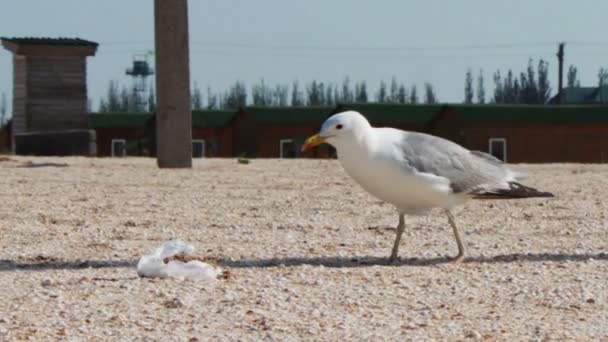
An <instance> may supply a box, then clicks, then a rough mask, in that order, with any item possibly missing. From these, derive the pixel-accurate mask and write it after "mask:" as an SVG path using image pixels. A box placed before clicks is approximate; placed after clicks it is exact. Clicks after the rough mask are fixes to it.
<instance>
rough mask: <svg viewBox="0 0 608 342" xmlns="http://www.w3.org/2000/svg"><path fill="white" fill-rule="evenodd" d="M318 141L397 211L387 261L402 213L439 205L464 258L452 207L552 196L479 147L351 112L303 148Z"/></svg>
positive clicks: (325, 126)
mask: <svg viewBox="0 0 608 342" xmlns="http://www.w3.org/2000/svg"><path fill="white" fill-rule="evenodd" d="M322 143H328V144H330V145H332V146H333V147H334V148H335V149H336V152H337V154H338V160H339V161H340V164H342V167H343V168H344V170H345V171H346V173H347V174H348V175H349V176H350V177H351V178H353V179H354V180H355V181H356V182H357V183H359V185H361V187H362V188H363V189H365V190H366V191H367V192H369V193H370V194H372V195H374V196H375V197H377V198H378V199H380V200H382V201H385V202H388V203H391V204H392V205H394V206H395V208H396V209H397V212H398V214H399V224H398V225H397V229H396V230H397V236H396V238H395V242H394V244H393V248H392V251H391V255H390V257H389V262H391V263H394V262H395V261H396V260H397V258H398V252H399V242H400V240H401V236H402V235H403V231H404V229H405V215H423V214H426V213H427V212H428V211H429V210H430V209H433V208H440V209H442V210H443V211H444V212H445V214H446V215H447V218H448V222H449V224H450V226H451V227H452V230H453V232H454V238H455V239H456V244H457V245H458V254H457V255H456V256H455V257H453V258H451V259H452V261H456V262H458V261H461V260H462V259H463V258H464V254H465V248H464V245H463V243H462V240H461V238H460V234H459V232H458V227H457V226H456V220H455V219H454V215H453V214H452V209H453V208H454V207H456V206H459V205H462V204H464V203H465V202H467V201H468V200H470V199H473V198H527V197H553V194H551V193H549V192H543V191H539V190H537V189H534V188H531V187H527V186H525V185H522V184H520V183H518V180H521V179H522V178H524V177H525V175H524V174H522V173H519V172H516V171H514V170H511V169H509V168H508V167H507V166H506V165H505V164H503V163H502V162H501V161H500V160H498V159H497V158H495V157H493V156H492V155H490V154H487V153H484V152H480V151H470V150H468V149H466V148H464V147H462V146H460V145H458V144H456V143H453V142H451V141H449V140H446V139H443V138H440V137H437V136H433V135H429V134H425V133H419V132H409V131H403V130H399V129H395V128H388V127H372V126H371V125H370V123H369V122H368V121H367V119H366V118H365V117H364V116H363V115H361V114H360V113H359V112H356V111H345V112H341V113H338V114H334V115H332V116H331V117H329V118H328V119H327V120H325V122H324V123H323V124H322V126H321V130H320V131H319V133H318V134H315V135H313V136H311V137H309V138H308V139H307V140H306V141H305V143H304V145H303V146H302V151H306V150H308V149H311V148H313V147H314V146H317V145H319V144H322Z"/></svg>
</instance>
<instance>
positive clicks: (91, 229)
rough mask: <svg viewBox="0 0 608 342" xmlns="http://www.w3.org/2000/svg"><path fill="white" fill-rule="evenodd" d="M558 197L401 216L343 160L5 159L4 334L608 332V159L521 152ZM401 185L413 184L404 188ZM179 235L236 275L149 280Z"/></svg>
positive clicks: (1, 211)
mask: <svg viewBox="0 0 608 342" xmlns="http://www.w3.org/2000/svg"><path fill="white" fill-rule="evenodd" d="M514 167H515V168H517V169H520V170H525V171H526V172H528V174H529V178H528V179H527V180H526V181H525V183H526V184H528V185H531V186H534V187H538V188H540V189H542V190H546V191H551V192H553V193H554V194H555V195H556V197H555V198H540V199H538V198H537V199H525V200H486V201H471V202H468V203H467V204H466V205H464V206H462V207H460V208H458V209H457V210H455V215H456V220H457V222H458V224H459V226H460V229H461V233H462V235H463V240H464V243H465V245H466V247H467V256H466V258H465V260H464V262H462V263H458V264H455V263H450V262H449V257H450V256H452V255H454V254H455V253H456V252H457V249H456V244H455V241H454V238H453V235H452V232H451V228H450V226H449V225H448V223H447V220H446V217H445V216H444V215H443V214H442V213H441V212H440V211H433V212H431V213H430V214H429V215H427V216H409V217H406V225H407V227H406V233H405V234H404V238H403V240H402V243H401V249H400V256H401V260H400V261H399V262H398V263H397V264H396V265H387V264H386V257H387V256H388V254H389V252H390V249H391V247H392V243H393V239H394V235H395V229H394V227H395V225H396V224H397V215H396V212H395V211H394V209H393V208H392V207H391V206H390V205H388V204H386V203H382V202H381V201H379V200H377V199H375V198H373V197H372V196H371V195H368V194H367V193H366V192H364V190H362V189H361V188H360V187H359V186H358V185H357V184H356V183H354V182H353V181H352V180H350V179H349V178H348V176H347V175H346V174H345V173H344V171H343V169H342V167H341V166H340V165H339V163H338V162H337V161H335V160H251V163H249V164H241V163H238V162H237V161H236V160H234V159H204V160H196V161H195V163H194V167H193V168H192V169H185V170H170V169H162V170H161V169H158V168H157V167H156V162H155V160H154V159H148V158H124V159H110V158H106V159H96V158H38V157H14V156H7V157H0V288H1V289H2V292H1V294H0V308H1V310H0V340H3V339H4V340H9V341H13V340H27V339H29V340H42V341H50V340H93V341H102V340H107V341H119V340H133V339H137V340H162V341H173V340H175V341H197V340H198V341H207V340H243V341H247V340H252V341H253V340H256V341H257V340H408V339H410V340H421V339H422V340H424V339H440V340H465V339H476V340H530V339H533V340H572V339H580V340H601V339H608V254H607V253H608V230H607V228H608V227H607V221H606V215H607V206H608V205H607V203H606V198H607V195H608V180H607V178H606V176H607V175H608V166H604V165H582V164H568V165H566V164H559V165H557V164H553V165H515V166H514ZM403 191H404V192H405V191H407V189H403ZM172 238H180V239H182V240H184V241H186V242H188V243H190V244H192V245H193V246H194V248H195V253H196V254H198V255H202V256H205V257H210V258H214V259H216V260H218V261H219V262H220V264H221V265H222V267H224V268H225V269H227V270H228V271H229V276H228V277H227V279H219V280H216V281H200V280H188V279H185V280H184V279H150V278H140V277H138V276H137V273H136V269H135V265H136V263H137V261H138V259H139V258H140V257H141V256H142V255H144V254H147V253H149V252H150V251H152V250H153V249H154V248H156V247H157V246H159V245H160V244H162V243H163V242H165V241H167V240H169V239H172Z"/></svg>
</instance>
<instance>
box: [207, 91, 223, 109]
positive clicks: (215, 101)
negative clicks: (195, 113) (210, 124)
mask: <svg viewBox="0 0 608 342" xmlns="http://www.w3.org/2000/svg"><path fill="white" fill-rule="evenodd" d="M219 104H220V101H219V98H218V96H217V95H216V94H214V93H213V92H212V91H211V87H209V86H207V110H216V109H219Z"/></svg>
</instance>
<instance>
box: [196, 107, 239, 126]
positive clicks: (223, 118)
mask: <svg viewBox="0 0 608 342" xmlns="http://www.w3.org/2000/svg"><path fill="white" fill-rule="evenodd" d="M234 115H235V113H234V112H233V111H227V110H199V111H193V112H192V126H194V127H205V126H213V127H219V126H225V125H227V124H228V122H230V120H232V118H233V117H234Z"/></svg>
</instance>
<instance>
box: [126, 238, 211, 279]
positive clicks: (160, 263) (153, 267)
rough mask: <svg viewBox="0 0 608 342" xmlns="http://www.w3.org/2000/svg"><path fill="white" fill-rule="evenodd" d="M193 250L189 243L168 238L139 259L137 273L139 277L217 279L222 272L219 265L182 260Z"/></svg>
mask: <svg viewBox="0 0 608 342" xmlns="http://www.w3.org/2000/svg"><path fill="white" fill-rule="evenodd" d="M193 251H194V248H193V247H192V246H191V245H189V244H187V243H185V242H183V241H181V240H178V239H175V240H169V241H167V242H165V243H163V244H162V245H161V246H160V247H158V248H156V250H154V252H152V253H151V254H148V255H144V256H143V257H141V259H139V262H138V263H137V274H138V275H139V276H140V277H152V278H167V277H172V278H196V279H217V277H218V276H219V275H221V274H222V270H221V269H220V267H216V266H214V265H211V264H209V263H206V262H203V261H200V260H187V261H184V260H183V259H188V258H187V257H188V256H191V255H192V252H193ZM176 256H177V258H175V257H176ZM180 259H181V260H180Z"/></svg>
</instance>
